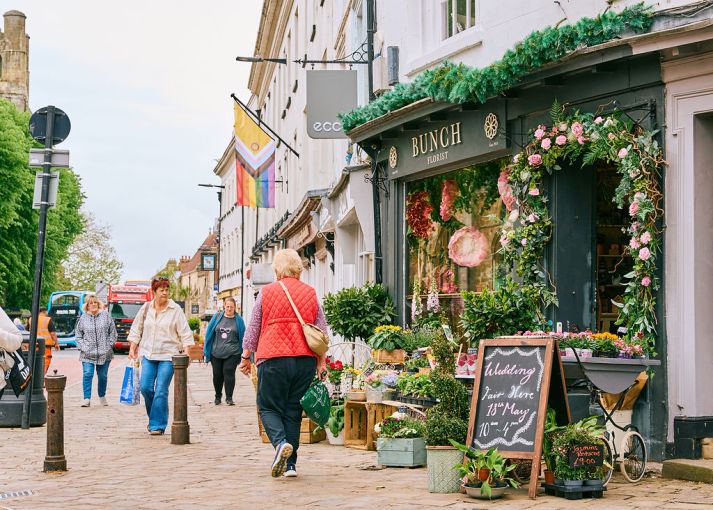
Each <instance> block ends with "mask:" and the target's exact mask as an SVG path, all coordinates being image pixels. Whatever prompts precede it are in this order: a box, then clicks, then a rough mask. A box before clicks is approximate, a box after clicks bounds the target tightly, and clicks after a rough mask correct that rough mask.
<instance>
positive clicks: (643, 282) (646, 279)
mask: <svg viewBox="0 0 713 510" xmlns="http://www.w3.org/2000/svg"><path fill="white" fill-rule="evenodd" d="M641 285H643V286H644V287H648V286H649V285H651V278H649V277H648V276H644V277H643V278H642V279H641Z"/></svg>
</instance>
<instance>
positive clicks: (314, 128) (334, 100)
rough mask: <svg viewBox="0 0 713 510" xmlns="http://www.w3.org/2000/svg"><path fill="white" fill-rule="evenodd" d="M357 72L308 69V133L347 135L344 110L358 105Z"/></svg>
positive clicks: (314, 135) (328, 136) (336, 136)
mask: <svg viewBox="0 0 713 510" xmlns="http://www.w3.org/2000/svg"><path fill="white" fill-rule="evenodd" d="M357 104H358V101H357V72H356V71H354V70H349V71H314V70H312V71H307V135H309V137H310V138H321V139H325V138H326V139H329V138H346V137H347V135H345V134H344V131H343V130H342V121H341V120H339V117H338V115H339V114H340V113H347V112H350V111H352V110H353V109H355V108H356V107H357Z"/></svg>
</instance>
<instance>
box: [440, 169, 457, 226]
mask: <svg viewBox="0 0 713 510" xmlns="http://www.w3.org/2000/svg"><path fill="white" fill-rule="evenodd" d="M457 197H458V185H457V184H456V181H455V180H454V179H446V180H445V181H443V187H442V188H441V209H440V211H439V213H440V215H441V218H442V219H443V221H448V220H450V219H451V217H452V216H453V213H454V211H455V201H456V198H457Z"/></svg>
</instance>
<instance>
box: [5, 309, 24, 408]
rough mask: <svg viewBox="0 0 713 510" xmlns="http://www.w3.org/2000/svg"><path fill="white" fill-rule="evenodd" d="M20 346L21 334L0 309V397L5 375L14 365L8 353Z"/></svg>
mask: <svg viewBox="0 0 713 510" xmlns="http://www.w3.org/2000/svg"><path fill="white" fill-rule="evenodd" d="M21 345H22V334H21V333H20V331H19V330H18V329H17V328H16V327H15V325H14V324H13V323H12V319H10V317H8V316H7V314H6V313H5V310H3V309H2V308H0V395H2V393H3V391H4V390H5V384H7V383H6V382H5V373H6V372H9V371H10V369H11V368H12V367H13V365H14V364H15V362H14V360H13V359H12V358H11V357H9V356H7V353H9V352H15V351H16V350H18V349H19V348H20V346H21Z"/></svg>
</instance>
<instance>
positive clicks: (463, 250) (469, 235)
mask: <svg viewBox="0 0 713 510" xmlns="http://www.w3.org/2000/svg"><path fill="white" fill-rule="evenodd" d="M448 256H449V257H450V258H451V260H452V261H453V262H455V263H456V264H458V265H459V266H464V267H476V266H479V265H480V264H481V263H482V262H483V261H484V260H485V259H486V258H488V257H489V256H490V245H489V242H488V238H487V237H485V235H484V234H483V233H482V232H481V231H480V230H478V229H477V228H475V227H463V228H461V229H459V230H456V232H455V234H453V236H452V237H451V239H450V241H448Z"/></svg>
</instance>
